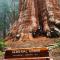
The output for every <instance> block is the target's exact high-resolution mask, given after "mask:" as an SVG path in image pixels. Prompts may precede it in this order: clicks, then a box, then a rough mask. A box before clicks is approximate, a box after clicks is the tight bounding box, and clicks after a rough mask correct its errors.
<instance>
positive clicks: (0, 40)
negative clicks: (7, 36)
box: [0, 38, 5, 51]
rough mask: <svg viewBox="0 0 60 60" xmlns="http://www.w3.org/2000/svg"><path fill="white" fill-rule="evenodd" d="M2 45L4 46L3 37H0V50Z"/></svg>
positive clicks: (2, 47)
mask: <svg viewBox="0 0 60 60" xmlns="http://www.w3.org/2000/svg"><path fill="white" fill-rule="evenodd" d="M4 47H5V42H4V39H3V38H0V51H3V49H4Z"/></svg>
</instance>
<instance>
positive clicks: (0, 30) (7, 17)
mask: <svg viewBox="0 0 60 60" xmlns="http://www.w3.org/2000/svg"><path fill="white" fill-rule="evenodd" d="M15 20H18V0H0V38H1V37H2V38H5V36H6V34H7V32H8V31H9V27H10V26H11V25H12V24H13V23H14V21H15Z"/></svg>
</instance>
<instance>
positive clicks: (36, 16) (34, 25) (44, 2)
mask: <svg viewBox="0 0 60 60" xmlns="http://www.w3.org/2000/svg"><path fill="white" fill-rule="evenodd" d="M59 25H60V8H59V6H58V0H19V19H18V21H16V22H15V23H14V24H13V26H12V27H11V28H10V36H13V37H12V38H14V37H15V36H16V35H17V34H20V33H21V32H23V33H29V32H32V31H34V32H36V31H37V29H38V26H41V27H42V31H43V32H45V33H46V35H48V36H51V31H53V32H58V33H60V30H59V29H60V27H59ZM58 28H59V29H58Z"/></svg>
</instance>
